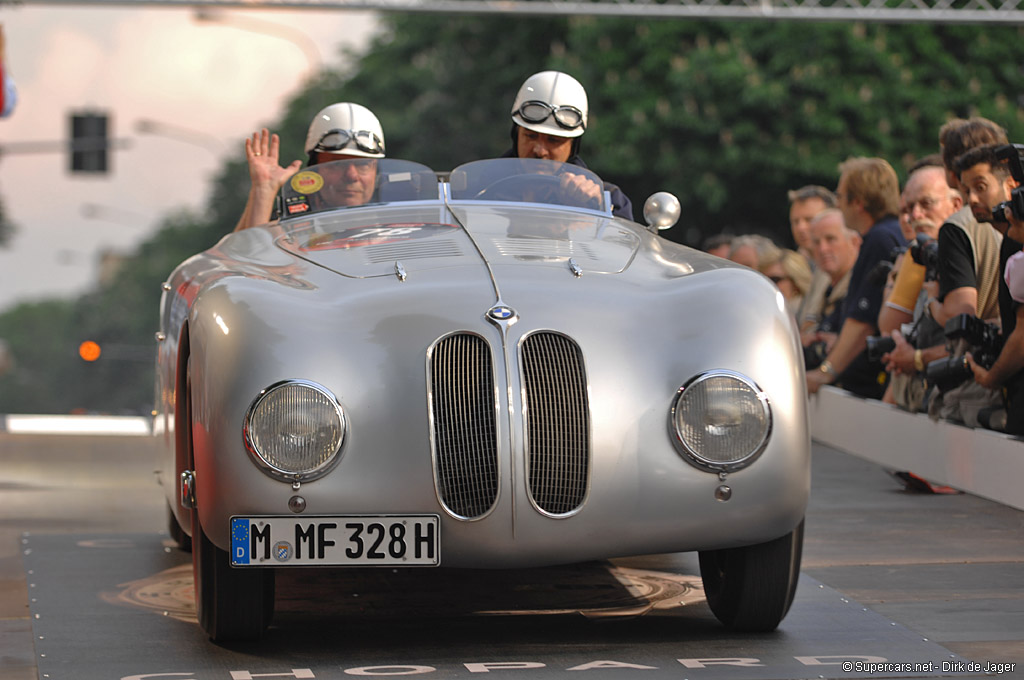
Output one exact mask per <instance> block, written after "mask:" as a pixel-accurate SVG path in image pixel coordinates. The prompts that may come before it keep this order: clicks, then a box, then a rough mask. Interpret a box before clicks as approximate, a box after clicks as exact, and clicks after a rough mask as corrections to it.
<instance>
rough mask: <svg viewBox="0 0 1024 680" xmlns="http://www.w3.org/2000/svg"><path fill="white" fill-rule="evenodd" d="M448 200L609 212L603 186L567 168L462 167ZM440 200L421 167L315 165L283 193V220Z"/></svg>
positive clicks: (517, 164)
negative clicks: (371, 206) (343, 210)
mask: <svg viewBox="0 0 1024 680" xmlns="http://www.w3.org/2000/svg"><path fill="white" fill-rule="evenodd" d="M450 188H451V200H453V201H466V200H483V201H506V202H515V203H546V204H551V205H564V206H569V207H573V208H586V209H588V210H597V211H599V212H604V213H607V212H609V210H610V209H609V207H608V202H607V200H606V197H605V192H604V183H603V182H602V181H601V178H600V177H598V176H597V175H595V174H594V173H593V172H591V171H589V170H587V169H585V168H581V167H579V166H578V165H572V164H569V163H558V162H555V161H547V160H540V159H536V158H493V159H489V160H483V161H474V162H472V163H466V164H464V165H460V166H459V167H457V168H455V169H454V170H452V172H451V176H450ZM437 200H440V190H439V187H438V176H437V173H435V172H434V171H433V170H431V169H430V168H428V167H427V166H425V165H421V164H419V163H413V162H412V161H404V160H399V159H394V158H380V159H376V158H354V159H347V160H340V161H331V162H330V163H319V164H317V165H313V166H310V167H308V168H305V169H303V170H300V171H299V172H298V173H296V174H295V175H294V176H293V177H292V178H291V179H290V180H289V181H288V182H287V183H286V184H285V186H284V188H283V189H282V190H281V198H280V201H281V203H280V215H281V218H282V219H284V218H289V217H298V216H301V215H309V214H312V213H319V212H323V211H325V210H335V209H337V208H354V207H359V206H367V205H379V204H382V203H399V202H408V201H437Z"/></svg>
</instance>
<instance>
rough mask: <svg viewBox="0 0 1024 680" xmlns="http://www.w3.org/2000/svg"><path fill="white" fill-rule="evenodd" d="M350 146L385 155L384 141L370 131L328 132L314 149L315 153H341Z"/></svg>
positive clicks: (336, 130)
mask: <svg viewBox="0 0 1024 680" xmlns="http://www.w3.org/2000/svg"><path fill="white" fill-rule="evenodd" d="M349 144H355V145H356V148H358V149H359V150H360V151H365V152H366V153H376V154H383V153H384V140H382V139H381V138H380V137H378V136H377V135H375V134H374V133H372V132H370V131H369V130H339V129H335V130H328V131H327V132H325V133H324V136H323V137H321V138H320V141H319V142H317V143H316V146H314V147H313V150H314V151H326V152H328V153H333V152H337V151H341V150H342V149H344V148H345V147H347V146H348V145H349Z"/></svg>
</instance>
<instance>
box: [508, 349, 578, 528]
mask: <svg viewBox="0 0 1024 680" xmlns="http://www.w3.org/2000/svg"><path fill="white" fill-rule="evenodd" d="M521 361H522V372H523V394H524V395H525V398H526V405H525V410H526V413H525V415H526V449H527V450H526V453H527V467H528V471H527V474H528V479H529V485H530V495H531V497H532V498H533V502H534V503H535V504H536V506H537V508H538V509H540V510H541V511H542V512H544V513H547V514H550V515H567V514H569V513H572V512H574V511H575V510H577V509H579V507H580V506H581V505H582V504H583V500H584V498H585V496H586V493H587V479H588V474H589V459H590V416H589V413H590V408H589V404H588V402H587V380H586V374H585V372H584V369H583V355H582V353H581V352H580V348H579V346H577V345H576V343H575V342H573V341H572V340H570V339H569V338H567V337H565V336H564V335H561V334H558V333H551V332H542V333H534V334H532V335H529V336H527V337H526V338H525V339H524V340H523V343H522V347H521Z"/></svg>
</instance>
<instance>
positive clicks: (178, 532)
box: [167, 506, 192, 552]
mask: <svg viewBox="0 0 1024 680" xmlns="http://www.w3.org/2000/svg"><path fill="white" fill-rule="evenodd" d="M167 533H169V534H170V535H171V540H172V541H174V542H175V543H177V544H178V548H179V549H180V550H182V551H184V552H192V537H191V536H189V535H188V534H186V533H185V530H184V529H182V528H181V525H180V524H178V518H177V517H175V516H174V511H173V510H171V508H170V506H168V508H167Z"/></svg>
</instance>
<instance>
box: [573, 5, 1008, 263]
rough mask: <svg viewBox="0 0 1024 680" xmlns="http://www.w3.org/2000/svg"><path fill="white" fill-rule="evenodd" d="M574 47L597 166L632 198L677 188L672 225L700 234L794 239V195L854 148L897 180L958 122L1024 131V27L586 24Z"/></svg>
mask: <svg viewBox="0 0 1024 680" xmlns="http://www.w3.org/2000/svg"><path fill="white" fill-rule="evenodd" d="M566 55H567V56H566V60H565V61H566V66H567V68H568V70H570V71H571V72H573V73H575V74H577V75H578V77H579V78H580V79H581V81H582V82H584V83H585V84H586V85H587V86H588V89H589V91H590V92H591V110H592V111H593V114H592V116H593V124H592V126H591V128H592V129H591V130H589V131H588V134H587V148H588V149H594V152H593V158H594V162H593V163H592V165H593V166H594V167H595V168H596V169H597V171H598V173H599V174H603V175H607V176H608V177H613V178H615V179H616V180H617V181H618V182H619V183H620V184H621V185H622V186H623V187H624V188H625V189H627V191H628V193H630V194H631V195H632V196H633V198H634V202H637V201H642V200H643V198H644V197H645V196H646V195H648V194H649V193H651V192H652V191H654V190H656V189H659V188H664V189H666V190H669V191H672V192H673V193H675V194H676V195H677V196H678V197H679V198H680V201H681V202H682V204H683V219H682V220H681V226H682V229H678V228H677V229H676V230H674V232H675V233H673V232H668V235H669V237H670V238H676V239H682V240H689V241H691V243H695V242H696V241H697V238H698V237H700V236H707V235H710V234H714V233H718V232H720V231H723V230H728V231H732V232H733V233H744V232H747V231H755V232H760V233H765V234H767V235H770V236H772V237H774V238H776V240H777V241H779V242H780V243H783V244H788V243H789V242H790V236H789V234H788V226H787V219H786V215H787V203H786V191H787V190H788V189H792V188H796V187H798V186H801V185H803V184H808V183H815V184H823V185H825V186H827V187H834V186H835V184H836V182H837V180H838V176H837V170H836V167H837V165H838V163H839V162H841V161H843V160H845V159H846V158H848V157H850V156H881V157H883V158H885V159H887V160H888V161H889V162H890V163H892V164H893V166H894V167H895V168H896V169H897V172H899V173H900V174H901V176H902V174H903V173H904V171H905V168H906V167H908V166H909V165H910V164H912V163H913V161H914V160H916V159H917V158H919V157H921V156H924V155H927V154H929V153H933V152H936V151H938V142H937V133H938V130H939V128H940V127H941V125H942V124H943V123H944V122H945V121H947V120H948V119H950V118H952V117H956V116H959V117H967V116H971V115H983V116H986V117H988V118H991V119H993V120H995V121H997V122H998V123H1000V124H1001V125H1003V126H1005V127H1007V128H1008V130H1009V131H1010V133H1011V138H1015V139H1024V118H1022V116H1021V113H1020V111H1019V109H1018V107H1017V97H1018V96H1019V95H1020V94H1021V92H1022V90H1024V88H1022V82H1021V73H1020V64H1021V61H1022V57H1024V49H1022V46H1021V30H1020V29H1019V28H1017V27H1006V26H997V27H979V26H929V25H901V26H889V25H882V24H856V23H855V24H829V23H821V24H809V23H772V22H741V23H735V22H734V23H726V22H670V21H639V20H634V21H625V22H621V21H620V22H616V23H615V25H614V26H612V25H611V24H609V22H606V21H600V20H595V19H590V18H580V19H576V20H574V21H573V22H572V30H571V31H570V36H569V40H568V43H567V50H566ZM688 236H689V238H687V237H688Z"/></svg>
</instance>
